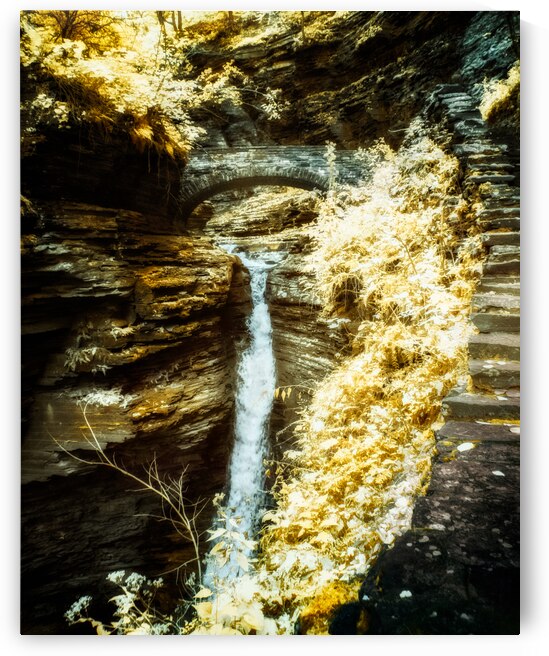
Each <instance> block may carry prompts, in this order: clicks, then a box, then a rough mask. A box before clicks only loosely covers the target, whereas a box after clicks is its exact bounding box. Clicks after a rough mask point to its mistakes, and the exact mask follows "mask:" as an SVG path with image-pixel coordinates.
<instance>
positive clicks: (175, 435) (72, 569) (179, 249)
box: [22, 139, 249, 633]
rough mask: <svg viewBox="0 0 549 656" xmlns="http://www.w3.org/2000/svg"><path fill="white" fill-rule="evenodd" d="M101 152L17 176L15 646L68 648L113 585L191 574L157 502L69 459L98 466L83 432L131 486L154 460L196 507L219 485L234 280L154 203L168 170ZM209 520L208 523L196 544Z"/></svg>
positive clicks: (53, 148)
mask: <svg viewBox="0 0 549 656" xmlns="http://www.w3.org/2000/svg"><path fill="white" fill-rule="evenodd" d="M111 148H112V151H111V150H110V149H107V148H106V146H103V147H102V148H100V149H98V150H99V152H96V151H93V153H92V154H91V155H90V156H89V157H87V156H86V153H87V149H86V147H84V146H82V145H81V144H79V145H78V146H75V145H74V144H73V143H71V142H70V140H68V143H65V144H64V147H63V148H61V147H60V144H59V143H58V141H57V140H56V139H53V140H52V141H51V143H49V149H48V148H46V146H44V148H43V150H42V151H41V152H37V153H36V154H35V156H34V157H32V158H31V160H29V161H25V166H24V170H25V175H24V187H26V188H25V191H26V193H27V194H28V196H29V197H30V198H32V205H31V206H30V205H27V206H26V207H27V210H26V213H25V215H24V216H23V217H22V280H23V287H22V333H23V337H22V339H23V342H22V366H23V441H22V483H23V492H22V531H23V534H22V577H23V586H22V590H23V594H22V630H23V632H25V633H52V632H60V633H64V632H66V631H67V626H66V624H65V623H64V620H63V617H62V614H63V612H64V610H66V609H67V608H68V606H69V605H70V604H71V603H72V602H73V601H74V600H75V599H76V598H78V596H80V595H82V594H90V593H92V594H94V596H95V595H97V596H98V597H100V596H102V595H103V596H104V598H105V599H107V598H109V597H110V596H112V594H113V589H112V586H111V587H110V589H109V588H107V589H105V583H104V578H105V576H106V574H107V573H108V572H110V571H113V570H115V569H127V570H130V569H131V570H136V571H139V572H141V573H144V574H146V575H149V576H152V575H158V574H159V573H160V572H164V571H166V570H171V569H173V568H174V567H177V566H178V565H180V564H182V563H184V562H186V561H187V560H189V558H192V550H191V549H190V545H189V544H186V543H185V542H184V541H182V540H181V538H180V537H178V536H177V535H175V534H174V531H173V529H172V528H171V526H170V525H169V523H165V522H164V523H160V524H159V523H158V522H157V521H155V520H153V519H151V516H152V515H161V514H162V511H161V508H160V503H159V500H158V499H157V498H156V497H155V496H154V495H152V494H150V493H149V494H147V493H145V492H142V491H141V492H136V493H132V492H129V491H128V490H129V489H134V488H135V487H136V486H135V484H134V483H132V482H130V481H128V480H126V479H125V477H124V476H123V475H121V474H119V473H117V472H115V471H112V470H107V469H105V468H102V467H100V466H91V465H87V464H84V463H81V462H79V461H78V460H76V459H75V458H73V457H72V456H73V455H74V456H77V457H78V458H80V459H84V460H92V461H93V460H94V457H95V456H94V451H93V449H92V448H91V447H90V444H89V439H90V437H91V433H90V431H89V429H88V427H87V425H86V420H87V421H88V422H89V424H90V426H91V427H92V429H93V431H94V433H95V435H96V436H97V438H98V440H99V442H100V444H101V445H102V446H103V447H104V448H105V451H106V452H107V453H108V454H109V455H110V456H111V457H114V458H116V460H117V462H119V463H120V464H123V466H124V467H125V468H127V469H128V470H129V471H131V472H133V473H135V474H138V475H141V476H142V475H143V474H144V472H145V467H147V465H148V464H150V463H151V462H152V460H153V459H155V458H156V459H157V462H158V466H159V469H160V472H161V474H162V475H163V476H166V475H172V476H179V474H180V473H181V472H182V471H186V480H187V485H188V490H189V492H188V494H189V498H190V500H191V502H192V501H196V500H198V499H200V498H210V497H211V496H212V495H213V494H214V493H215V492H217V491H219V490H220V489H221V488H222V487H223V485H224V483H225V475H226V466H227V460H228V455H229V452H230V436H231V433H230V429H231V424H232V413H233V402H234V386H233V383H234V361H235V350H234V342H235V339H236V338H237V336H238V334H239V332H240V331H241V330H242V329H243V317H244V316H245V315H246V313H247V304H248V302H249V299H248V296H247V293H248V292H247V291H246V286H245V284H244V283H245V280H244V274H243V272H242V270H241V267H240V264H239V261H238V260H237V259H236V258H234V257H231V256H229V255H227V254H226V253H224V252H223V251H221V250H220V249H218V248H216V247H215V246H213V245H212V244H211V242H210V241H209V240H201V239H197V238H191V237H189V236H188V235H184V234H177V231H174V221H173V219H174V214H173V207H171V201H170V199H169V198H166V197H165V196H163V195H161V194H160V193H159V192H160V191H162V190H164V189H165V188H166V185H168V184H169V185H170V186H171V188H172V191H173V190H174V184H175V183H174V180H175V181H177V180H178V179H179V177H178V176H179V172H178V170H177V168H176V167H174V166H173V165H171V164H169V163H168V162H159V163H158V164H159V166H158V167H157V169H156V170H154V169H153V170H150V169H149V164H148V161H147V158H146V157H139V156H137V155H135V154H132V155H131V156H129V157H128V159H129V161H128V166H127V167H126V166H125V163H126V160H124V158H123V157H121V155H120V150H119V149H118V148H117V144H111ZM75 151H76V152H77V153H78V158H79V166H78V170H77V171H76V170H75V167H74V166H73V161H72V157H73V154H72V153H73V152H75ZM106 151H107V154H106V157H107V160H106V161H105V160H104V159H102V156H103V155H105V153H106ZM67 153H68V155H67ZM115 159H116V161H117V162H118V164H117V165H116V167H117V168H116V169H115V168H114V166H115V165H114V163H113V162H114V161H115ZM98 167H99V168H98ZM37 171H40V176H39V177H38V178H36V177H33V176H31V172H37ZM159 171H164V172H165V173H166V175H165V176H164V177H162V176H160V175H159ZM115 174H116V178H117V183H118V184H117V186H116V189H115V192H113V193H111V192H110V191H109V184H110V180H112V178H113V177H115ZM137 179H138V180H139V191H138V192H137V193H135V194H134V193H132V190H133V189H134V181H135V180H137ZM101 180H104V182H105V185H104V186H103V187H102V186H101ZM92 181H94V182H93V184H92ZM50 183H51V184H50ZM93 185H96V186H95V188H94V187H93ZM112 188H113V187H112V186H111V187H110V189H112ZM175 190H177V186H175ZM79 196H81V199H79V198H78V197H79ZM92 197H95V199H96V200H95V202H94V203H93V204H91V203H90V202H88V201H90V200H91V199H92ZM162 199H165V201H166V202H162ZM84 201H86V202H84ZM136 207H141V211H136ZM128 208H131V209H128ZM84 413H85V414H84ZM67 499H70V504H67ZM210 517H211V508H209V507H207V508H206V509H205V510H204V512H203V513H202V515H201V516H200V519H199V525H198V528H199V530H201V531H203V530H205V529H206V528H207V527H208V526H209V522H210ZM168 579H169V582H170V585H172V587H173V586H174V585H176V578H175V576H173V575H172V578H171V579H170V577H168Z"/></svg>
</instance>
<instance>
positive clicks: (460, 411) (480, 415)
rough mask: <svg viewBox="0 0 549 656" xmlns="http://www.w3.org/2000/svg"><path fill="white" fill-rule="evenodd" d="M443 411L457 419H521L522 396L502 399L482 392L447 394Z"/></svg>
mask: <svg viewBox="0 0 549 656" xmlns="http://www.w3.org/2000/svg"><path fill="white" fill-rule="evenodd" d="M442 413H443V415H444V416H445V417H446V418H455V419H482V420H485V421H486V420H489V419H520V397H516V398H510V399H506V400H501V399H498V398H496V397H495V396H494V397H492V396H488V395H482V394H469V393H464V394H457V395H456V396H447V397H446V398H445V399H444V400H443V402H442Z"/></svg>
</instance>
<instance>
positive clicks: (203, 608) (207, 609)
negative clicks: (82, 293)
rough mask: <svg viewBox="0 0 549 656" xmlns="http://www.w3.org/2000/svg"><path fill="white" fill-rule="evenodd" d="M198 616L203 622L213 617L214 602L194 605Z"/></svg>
mask: <svg viewBox="0 0 549 656" xmlns="http://www.w3.org/2000/svg"><path fill="white" fill-rule="evenodd" d="M194 607H195V610H196V614H197V615H198V617H199V618H200V619H201V620H207V619H208V618H209V617H211V614H212V602H211V601H202V602H200V603H199V604H195V605H194Z"/></svg>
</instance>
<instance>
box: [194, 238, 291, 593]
mask: <svg viewBox="0 0 549 656" xmlns="http://www.w3.org/2000/svg"><path fill="white" fill-rule="evenodd" d="M223 248H224V249H225V250H226V251H228V252H233V250H234V247H233V246H223ZM284 256H285V254H280V253H276V254H273V253H269V254H268V255H267V254H255V255H244V254H242V253H239V257H240V259H241V261H242V263H243V264H244V265H245V266H246V267H247V269H248V271H249V273H250V287H251V296H252V312H251V315H250V317H249V318H248V321H247V326H248V330H249V335H250V343H249V345H248V347H247V348H246V349H245V350H244V351H243V352H242V353H241V354H240V357H239V362H238V383H237V385H238V387H237V394H236V417H235V428H234V447H233V452H232V456H231V462H230V469H229V491H228V495H227V500H226V504H225V507H224V508H223V512H222V514H220V516H219V518H218V520H217V524H216V529H217V533H219V534H220V538H219V542H218V544H217V545H216V548H219V547H220V545H221V547H222V549H221V548H219V551H218V553H219V552H221V551H222V556H221V557H219V556H218V557H216V558H213V557H212V556H210V557H209V558H208V564H207V567H206V572H205V574H204V584H205V585H207V586H209V587H214V588H215V587H216V585H215V582H216V580H217V581H220V580H225V581H226V580H231V579H235V578H237V577H238V576H240V575H241V574H242V572H243V571H245V570H246V568H247V562H248V559H249V557H250V556H251V554H252V552H253V550H254V546H255V545H254V542H253V537H254V534H255V530H256V528H257V523H258V514H259V510H260V508H261V503H262V500H263V495H264V492H263V485H264V471H263V460H264V457H265V455H266V453H267V447H268V444H267V433H268V425H269V417H270V413H271V408H272V404H273V396H274V391H275V360H274V355H273V345H272V337H271V317H270V314H269V307H268V305H267V302H266V300H265V288H266V283H267V275H268V271H269V269H271V268H272V267H273V266H274V265H275V264H278V262H280V261H281V259H282V258H283V257H284Z"/></svg>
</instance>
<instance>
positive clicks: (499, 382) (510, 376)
mask: <svg viewBox="0 0 549 656" xmlns="http://www.w3.org/2000/svg"><path fill="white" fill-rule="evenodd" d="M469 373H470V374H471V378H472V380H473V383H474V385H475V387H476V388H478V389H483V390H488V391H491V392H493V390H495V389H505V390H507V389H509V388H511V387H520V363H519V362H516V361H506V360H469Z"/></svg>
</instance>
